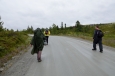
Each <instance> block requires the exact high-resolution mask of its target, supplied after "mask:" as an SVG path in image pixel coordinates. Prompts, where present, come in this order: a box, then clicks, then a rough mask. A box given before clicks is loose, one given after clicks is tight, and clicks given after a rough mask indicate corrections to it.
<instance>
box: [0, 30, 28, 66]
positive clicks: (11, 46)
mask: <svg viewBox="0 0 115 76" xmlns="http://www.w3.org/2000/svg"><path fill="white" fill-rule="evenodd" d="M29 42H30V38H29V37H28V35H27V34H24V33H22V32H13V31H1V32H0V66H2V65H3V63H5V62H7V61H8V60H9V59H11V58H12V57H13V56H15V55H16V54H18V53H19V52H20V51H22V50H23V49H25V48H26V47H27V45H29Z"/></svg>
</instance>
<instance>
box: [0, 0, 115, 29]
mask: <svg viewBox="0 0 115 76" xmlns="http://www.w3.org/2000/svg"><path fill="white" fill-rule="evenodd" d="M114 7H115V1H114V0H55V1H54V0H10V1H8V0H0V15H1V16H2V21H4V23H5V24H4V27H6V28H9V29H15V30H17V29H19V30H22V29H26V28H27V27H28V25H30V26H31V25H32V26H33V27H34V28H37V27H40V28H41V27H44V28H46V27H50V26H51V25H52V24H53V23H55V24H57V25H59V26H60V25H61V22H62V21H63V23H66V24H67V26H71V25H75V22H76V21H77V20H79V21H80V22H81V24H90V23H91V24H92V23H106V22H115V19H114V17H115V14H114V13H115V11H114Z"/></svg>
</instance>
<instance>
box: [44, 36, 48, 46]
mask: <svg viewBox="0 0 115 76" xmlns="http://www.w3.org/2000/svg"><path fill="white" fill-rule="evenodd" d="M45 37H46V41H47V44H48V38H49V36H45Z"/></svg>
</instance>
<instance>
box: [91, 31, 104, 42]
mask: <svg viewBox="0 0 115 76" xmlns="http://www.w3.org/2000/svg"><path fill="white" fill-rule="evenodd" d="M99 32H100V30H95V31H94V36H93V39H94V42H95V43H98V42H99V40H101V39H102V37H99V36H98V33H99Z"/></svg>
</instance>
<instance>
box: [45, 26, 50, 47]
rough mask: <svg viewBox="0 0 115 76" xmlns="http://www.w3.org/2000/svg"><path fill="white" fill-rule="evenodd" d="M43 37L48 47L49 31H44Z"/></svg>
mask: <svg viewBox="0 0 115 76" xmlns="http://www.w3.org/2000/svg"><path fill="white" fill-rule="evenodd" d="M44 35H45V38H46V41H47V45H48V38H49V35H50V31H49V30H48V29H47V28H46V30H45V31H44Z"/></svg>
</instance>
